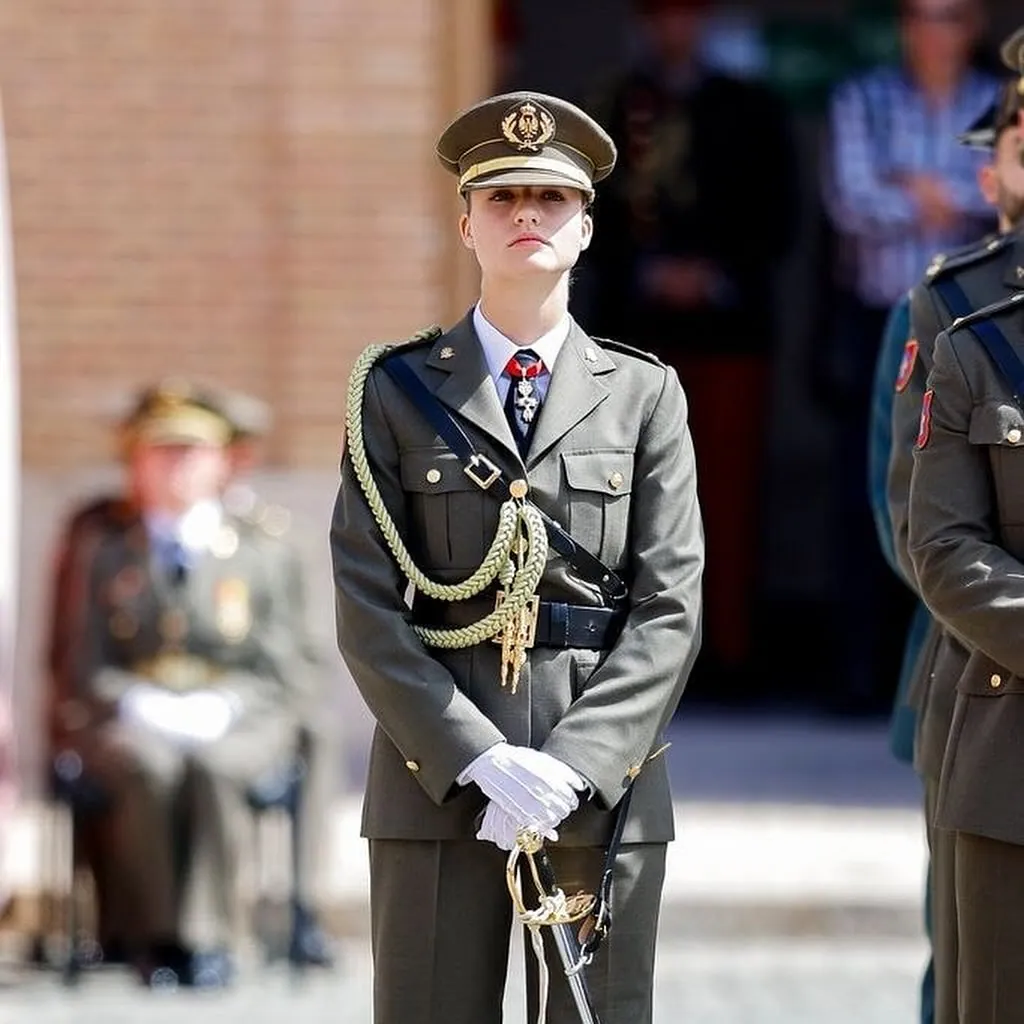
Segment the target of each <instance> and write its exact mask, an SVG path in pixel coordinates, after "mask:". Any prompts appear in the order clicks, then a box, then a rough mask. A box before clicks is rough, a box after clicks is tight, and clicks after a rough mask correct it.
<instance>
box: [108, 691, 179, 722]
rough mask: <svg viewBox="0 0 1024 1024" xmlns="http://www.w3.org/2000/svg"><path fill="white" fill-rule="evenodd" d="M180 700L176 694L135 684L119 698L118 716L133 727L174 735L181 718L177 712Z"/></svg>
mask: <svg viewBox="0 0 1024 1024" xmlns="http://www.w3.org/2000/svg"><path fill="white" fill-rule="evenodd" d="M180 699H181V698H180V697H178V695H177V694H176V693H168V692H167V690H163V689H161V688H160V687H159V686H150V685H149V683H136V685H135V686H132V687H129V689H128V691H127V692H126V693H125V694H124V696H123V697H121V700H120V702H119V703H118V714H119V715H120V717H121V718H123V719H124V720H125V721H126V722H131V723H132V724H134V725H142V726H145V727H146V728H147V729H154V730H156V731H157V732H160V733H165V734H169V735H170V734H176V733H177V732H178V724H179V719H180V717H181V716H180V715H179V712H178V704H179V701H180Z"/></svg>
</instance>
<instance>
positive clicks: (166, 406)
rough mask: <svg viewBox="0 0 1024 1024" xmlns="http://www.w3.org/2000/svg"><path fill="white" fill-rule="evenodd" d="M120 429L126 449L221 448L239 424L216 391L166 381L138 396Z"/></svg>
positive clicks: (176, 381)
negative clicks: (193, 446) (181, 446)
mask: <svg viewBox="0 0 1024 1024" xmlns="http://www.w3.org/2000/svg"><path fill="white" fill-rule="evenodd" d="M121 430H122V439H123V441H124V443H125V444H126V446H131V445H132V444H151V445H171V444H196V445H200V444H202V445H217V446H220V445H226V444H229V443H230V442H231V441H232V440H233V438H234V434H235V431H236V425H235V424H234V423H233V422H232V420H231V419H230V417H229V416H228V414H227V413H226V411H225V410H224V408H223V405H222V403H221V402H220V400H219V398H218V397H217V396H216V395H215V394H214V393H213V392H211V391H208V390H205V389H202V388H199V387H197V386H196V385H194V384H192V383H190V382H188V381H184V380H165V381H161V382H160V383H159V384H156V385H153V386H152V387H148V388H145V389H144V390H143V391H142V392H141V394H139V396H138V398H137V399H136V402H135V405H134V407H133V408H132V410H131V412H129V414H128V415H127V416H126V417H125V419H124V421H123V422H122V424H121Z"/></svg>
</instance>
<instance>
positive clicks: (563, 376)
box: [526, 320, 615, 467]
mask: <svg viewBox="0 0 1024 1024" xmlns="http://www.w3.org/2000/svg"><path fill="white" fill-rule="evenodd" d="M614 369H615V363H614V362H612V360H611V359H610V358H609V357H608V354H607V353H606V352H605V351H604V349H602V348H601V347H600V346H599V345H597V344H596V343H595V342H593V341H591V340H590V338H589V337H588V336H587V334H586V332H585V331H584V330H583V329H582V328H581V327H580V326H579V324H577V323H576V321H575V320H573V322H572V327H571V328H570V330H569V337H568V338H566V340H565V344H564V345H563V346H562V351H561V352H559V354H558V361H557V362H556V363H555V369H554V372H553V373H552V374H551V384H550V385H549V387H548V393H547V396H546V397H545V399H544V404H543V405H542V406H541V409H540V416H539V418H538V420H537V429H536V430H535V431H534V434H533V438H532V439H531V441H530V448H529V451H528V452H527V453H526V464H527V466H528V467H529V466H533V465H535V464H536V463H537V462H539V461H540V459H541V458H542V457H543V456H544V453H545V452H546V451H547V450H548V449H549V448H551V447H552V446H553V445H555V444H557V443H558V442H559V441H560V440H561V439H562V438H563V437H564V436H565V435H566V434H568V433H569V431H570V430H572V428H573V427H575V426H576V424H577V423H579V422H580V421H581V420H583V419H584V418H585V417H587V416H589V415H590V413H591V412H593V410H594V409H596V408H597V407H598V406H599V405H600V404H601V403H602V402H603V401H604V400H605V399H606V398H608V397H609V395H611V391H610V390H609V389H608V388H607V387H606V386H605V384H604V383H603V382H602V381H601V380H600V379H599V378H600V375H602V374H605V373H609V372H611V371H612V370H614Z"/></svg>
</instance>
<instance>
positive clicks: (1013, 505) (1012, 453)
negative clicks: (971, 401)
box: [968, 400, 1024, 527]
mask: <svg viewBox="0 0 1024 1024" xmlns="http://www.w3.org/2000/svg"><path fill="white" fill-rule="evenodd" d="M968 440H969V441H970V443H971V444H976V445H984V446H985V447H987V448H988V456H989V463H990V464H991V466H992V478H993V481H994V482H995V487H996V498H997V501H998V503H999V519H1000V523H1001V525H1002V526H1004V527H1005V526H1010V527H1014V526H1018V527H1019V526H1021V525H1024V412H1022V411H1021V409H1020V407H1019V406H1018V405H1016V404H1015V403H1014V402H1011V401H998V400H997V401H990V402H984V403H982V404H980V405H976V406H975V407H974V409H973V410H972V411H971V423H970V428H969V431H968Z"/></svg>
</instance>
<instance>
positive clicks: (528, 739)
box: [331, 93, 703, 1024]
mask: <svg viewBox="0 0 1024 1024" xmlns="http://www.w3.org/2000/svg"><path fill="white" fill-rule="evenodd" d="M437 152H438V155H439V157H440V160H441V162H442V164H443V165H444V167H445V168H446V169H447V170H448V171H450V172H451V173H452V174H454V175H455V176H456V178H457V180H458V188H459V191H460V192H461V193H462V195H463V196H464V197H465V201H466V206H465V212H464V213H463V214H462V216H461V218H460V221H459V234H460V237H461V240H462V242H463V244H464V245H465V246H466V248H467V249H469V250H470V251H471V252H472V253H473V254H474V255H475V257H476V259H477V261H478V263H479V265H480V270H481V287H480V300H479V302H478V303H477V304H476V305H475V306H474V307H473V309H472V310H470V311H469V313H468V314H467V316H466V317H465V318H464V319H463V320H462V321H461V322H460V323H459V324H457V325H456V326H455V327H453V328H452V329H451V330H449V331H447V332H445V333H443V334H439V333H436V332H427V334H426V335H425V336H423V337H422V338H420V339H419V340H417V341H414V342H412V343H409V344H407V345H402V346H395V347H392V348H382V347H377V348H374V349H370V350H368V352H367V353H365V354H364V356H363V357H362V358H361V359H360V361H359V362H358V363H357V366H356V370H355V371H354V373H353V380H352V383H351V385H350V395H349V412H348V422H347V431H348V433H347V450H346V454H345V458H344V460H343V464H342V480H341V487H340V491H339V495H338V500H337V505H336V508H335V513H334V521H333V527H332V532H331V547H332V554H333V562H334V577H335V585H336V593H337V613H338V640H339V646H340V649H341V651H342V654H343V655H344V657H345V660H346V662H347V664H348V666H349V668H350V670H351V672H352V675H353V677H354V679H355V682H356V685H357V686H358V687H359V689H360V691H361V693H362V695H363V697H364V698H365V700H366V703H367V704H368V706H369V708H370V710H371V711H372V713H373V715H374V716H375V718H376V720H377V730H376V733H375V736H374V742H373V749H372V753H371V760H370V769H369V780H368V783H367V789H366V798H365V805H364V815H363V834H364V835H365V836H367V837H368V838H369V840H370V878H371V914H372V936H373V954H374V967H375V983H374V1008H375V1009H374V1012H375V1020H376V1021H377V1024H398V1022H400V1024H441V1022H445V1024H491V1022H494V1024H496V1022H498V1021H500V1020H501V1007H502V998H503V988H504V983H505V975H506V969H507V959H508V943H509V932H510V924H511V919H512V907H511V904H510V900H509V895H508V892H507V891H506V884H505V861H506V853H505V851H506V850H508V849H510V848H511V847H512V845H513V844H514V842H515V836H516V832H517V830H518V829H520V828H523V827H533V828H535V829H537V830H539V831H541V832H543V833H544V835H545V836H546V837H547V839H548V840H549V843H550V846H549V850H550V857H551V860H552V862H553V865H554V869H555V873H556V875H557V877H558V880H559V882H560V884H561V885H562V887H563V889H564V890H565V891H566V892H567V893H572V892H575V891H577V890H585V891H587V892H591V893H593V892H595V891H596V889H597V886H598V883H599V881H600V875H601V869H602V866H603V862H604V855H605V846H606V845H607V844H608V841H609V836H610V834H611V830H612V826H613V821H614V815H615V811H616V808H617V807H618V805H619V802H620V801H621V800H622V797H623V795H624V794H625V793H626V791H627V790H628V789H629V787H630V786H631V784H632V783H633V780H634V779H635V780H636V781H635V785H633V790H632V803H631V805H630V806H629V814H628V818H627V819H626V823H625V831H624V835H623V845H622V847H621V853H620V855H619V857H618V858H617V861H616V865H615V876H614V877H615V881H614V897H615V928H614V929H613V930H612V932H611V933H610V935H609V937H608V939H607V940H606V942H605V944H604V945H603V946H602V948H601V949H600V950H599V951H598V953H597V955H596V958H595V960H594V963H593V964H592V966H591V967H590V968H588V970H587V974H588V979H589V984H590V988H591V990H592V992H593V997H594V1003H595V1006H596V1008H597V1011H598V1013H599V1015H600V1018H601V1020H602V1021H603V1022H604V1024H619V1022H621V1024H642V1022H644V1021H649V1020H650V1019H651V994H652V983H653V972H654V940H655V933H656V930H657V921H658V911H659V904H660V899H661V890H662V883H663V880H664V865H665V844H666V843H667V841H668V840H670V839H671V838H672V836H673V821H672V801H671V796H670V793H669V788H668V778H667V773H666V770H665V765H664V763H663V759H660V758H659V759H655V760H651V761H649V763H648V759H649V757H650V755H651V754H652V753H653V752H655V751H656V750H657V749H658V747H659V745H660V734H661V731H662V729H663V727H664V725H665V724H666V723H667V722H668V720H669V719H670V718H671V716H672V713H673V711H674V709H675V706H676V704H677V702H678V700H679V697H680V694H681V692H682V689H683V686H684V683H685V680H686V676H687V674H688V672H689V668H690V665H691V663H692V661H693V658H694V656H695V654H696V651H697V647H698V643H699V639H698V638H699V626H698V623H699V615H700V579H701V570H702V566H703V541H702V533H701V524H700V515H699V511H698V506H697V493H696V477H695V469H694V460H693V449H692V446H691V442H690V434H689V431H688V428H687V423H686V403H685V399H684V397H683V393H682V390H681V388H680V386H679V383H678V380H677V378H676V376H675V373H674V372H673V371H672V370H670V369H668V368H667V367H665V366H664V365H663V364H661V363H660V362H659V361H658V360H656V359H655V358H653V357H651V356H648V355H646V354H645V353H642V352H638V351H636V350H634V349H629V348H627V347H625V346H622V345H618V344H616V343H613V342H608V341H604V340H601V341H598V340H596V339H593V338H590V337H588V336H587V334H586V333H585V332H584V331H583V330H582V329H581V328H580V326H579V325H578V324H576V323H575V322H574V321H573V320H572V319H571V317H570V316H569V313H568V298H569V280H570V274H571V271H572V268H573V265H574V264H575V263H576V260H577V258H578V257H579V254H580V252H581V250H583V249H585V248H586V246H587V245H588V244H589V242H590V239H591V236H592V233H593V230H594V226H593V222H592V220H591V216H590V212H589V207H590V202H591V200H592V198H593V194H594V184H595V183H596V182H598V181H599V180H600V179H601V178H603V177H605V176H606V175H607V174H609V173H610V172H611V170H612V167H613V165H614V162H615V148H614V145H613V144H612V142H611V140H610V138H609V137H608V135H607V134H606V133H605V132H604V130H603V129H602V128H601V127H600V126H599V125H598V124H597V123H596V122H594V121H593V120H592V119H591V118H589V117H588V116H587V115H586V114H584V113H583V112H582V111H581V110H579V109H577V108H576V107H574V106H572V105H571V104H569V103H566V102H564V101H562V100H560V99H557V98H555V97H552V96H546V95H542V94H537V93H514V94H507V95H502V96H495V97H492V98H490V99H488V100H485V101H484V102H482V103H480V104H477V105H476V106H474V107H472V108H470V109H469V110H467V111H465V112H464V113H462V114H461V115H460V116H459V117H457V118H456V119H455V120H454V121H453V122H452V123H451V124H450V125H449V126H448V128H447V129H445V131H444V132H443V134H442V135H441V137H440V140H439V142H438V146H437ZM399 361H400V362H401V363H402V364H403V367H402V368H403V369H404V370H405V371H407V372H409V373H411V375H412V376H413V377H414V378H415V379H416V381H418V384H417V385H415V387H416V388H417V389H418V391H419V392H421V393H419V394H416V393H415V391H414V390H412V386H410V385H409V384H408V382H405V383H403V384H400V383H398V382H396V378H395V376H394V373H397V368H396V367H395V365H394V364H396V363H397V362H399ZM413 396H414V397H413ZM431 408H432V409H433V411H434V414H435V417H436V413H437V409H438V408H440V409H441V410H443V412H442V416H450V417H452V418H453V419H454V420H455V422H456V424H457V426H458V428H459V431H461V436H462V438H463V439H464V440H465V442H466V443H467V444H468V445H469V448H470V449H472V453H473V457H472V458H469V459H468V461H467V452H466V451H463V452H461V454H460V453H457V452H455V451H453V450H452V449H451V448H450V447H449V445H448V444H447V442H446V440H445V439H444V438H443V437H442V436H441V434H439V430H438V428H437V422H438V421H437V419H436V418H435V419H434V420H433V421H431V420H430V419H428V418H427V415H425V410H427V409H431ZM432 423H433V425H432ZM496 481H504V482H505V483H507V485H508V486H507V487H505V489H504V490H503V491H502V490H501V488H502V487H503V486H504V484H503V483H501V482H497V483H496ZM510 494H511V496H510ZM537 510H539V511H540V512H542V513H544V514H546V515H547V516H548V517H549V519H550V520H553V521H554V522H555V523H557V524H559V527H553V526H549V527H548V528H547V530H545V527H544V526H543V524H541V525H540V526H539V527H538V525H537V524H538V519H537V516H538V514H539V513H538V512H537ZM508 517H511V519H509V518H508ZM499 518H501V521H502V523H503V524H506V525H507V524H508V523H509V522H511V523H513V530H512V533H511V534H508V536H512V537H514V538H516V539H515V540H514V541H513V542H511V546H509V544H506V545H505V547H504V548H502V552H501V557H499V558H498V560H497V564H499V568H500V570H501V571H500V573H499V579H497V580H493V582H487V583H485V584H484V585H482V586H481V585H480V579H481V574H482V576H483V578H484V579H485V580H486V578H487V577H488V575H489V574H488V572H487V571H486V570H487V568H488V566H490V565H491V564H492V561H493V560H492V559H491V557H490V554H489V549H490V546H491V542H492V539H493V538H494V537H495V534H496V530H497V529H498V524H499ZM502 528H503V529H504V528H505V527H504V526H503V527H502ZM559 528H561V529H562V530H564V531H566V532H567V533H568V534H569V535H571V537H572V541H573V542H574V543H575V545H576V546H575V547H574V546H573V545H572V544H567V543H565V541H564V540H561V541H558V540H555V539H552V540H551V544H550V546H549V545H548V538H549V537H557V536H559V533H558V531H559ZM502 536H505V534H502ZM561 536H562V537H564V534H561ZM579 549H585V551H583V552H581V551H580V550H579ZM588 553H589V558H588V557H587V555H588ZM420 573H422V575H420ZM410 580H412V581H413V584H414V591H415V593H414V598H413V601H412V606H411V608H410V607H409V606H408V605H407V604H406V601H405V594H406V590H407V587H408V583H409V581H410ZM499 588H500V590H501V594H500V595H497V594H496V591H498V590H499ZM496 605H498V606H500V607H499V611H497V612H495V608H496ZM501 608H504V611H501V610H500V609H501ZM510 609H511V610H510ZM502 616H504V618H502ZM495 622H499V623H500V624H499V625H498V627H497V628H496V627H495ZM492 640H497V641H498V642H491V641H492ZM641 769H642V770H641ZM556 839H557V842H554V840H556ZM530 967H531V969H532V961H531V963H530ZM551 974H552V982H551V986H552V987H551V992H550V997H549V1001H548V1003H549V1005H548V1012H549V1016H548V1019H549V1020H551V1021H553V1022H564V1021H575V1020H578V1017H577V1015H576V1011H575V1009H574V1007H573V1003H572V1001H571V998H570V994H569V990H568V986H567V985H566V982H565V979H564V976H563V975H562V973H561V971H560V970H559V969H553V970H552V972H551ZM533 991H534V986H533V985H531V986H530V992H531V999H532V998H533V996H532V993H533ZM535 1008H536V1007H534V1009H535Z"/></svg>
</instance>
